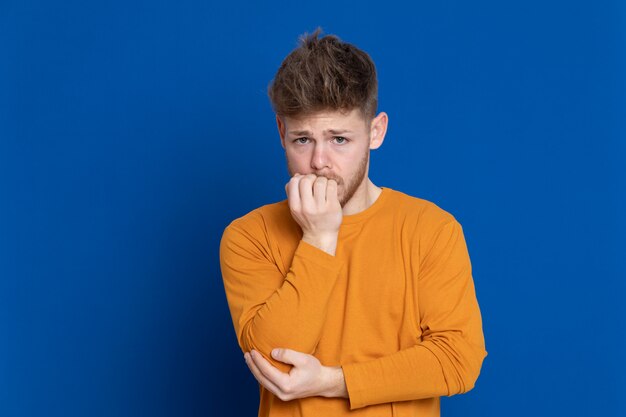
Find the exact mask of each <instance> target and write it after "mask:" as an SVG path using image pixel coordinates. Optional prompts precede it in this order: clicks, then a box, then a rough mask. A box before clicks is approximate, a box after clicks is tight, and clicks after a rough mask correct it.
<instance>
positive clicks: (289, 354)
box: [272, 348, 309, 366]
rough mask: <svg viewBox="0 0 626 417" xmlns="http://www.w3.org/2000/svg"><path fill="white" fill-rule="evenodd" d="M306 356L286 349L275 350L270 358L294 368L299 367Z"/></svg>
mask: <svg viewBox="0 0 626 417" xmlns="http://www.w3.org/2000/svg"><path fill="white" fill-rule="evenodd" d="M307 356H309V355H307V354H306V353H302V352H297V351H295V350H291V349H287V348H277V349H273V350H272V358H274V359H276V360H277V361H281V362H284V363H289V364H291V365H295V366H299V365H301V364H302V363H303V362H304V361H305V360H306V357H307Z"/></svg>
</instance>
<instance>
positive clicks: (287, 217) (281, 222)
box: [222, 200, 294, 240]
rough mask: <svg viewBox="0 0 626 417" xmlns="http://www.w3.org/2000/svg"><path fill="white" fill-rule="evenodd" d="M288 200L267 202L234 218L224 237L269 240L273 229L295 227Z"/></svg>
mask: <svg viewBox="0 0 626 417" xmlns="http://www.w3.org/2000/svg"><path fill="white" fill-rule="evenodd" d="M291 223H294V221H293V219H292V217H291V213H290V211H289V205H288V204H287V200H283V201H279V202H277V203H272V204H266V205H264V206H261V207H259V208H256V209H254V210H252V211H250V212H249V213H247V214H245V215H244V216H241V217H239V218H237V219H235V220H233V221H232V222H231V223H230V224H229V225H228V226H226V228H225V230H224V235H223V237H222V239H225V238H237V237H241V238H247V239H251V240H267V239H268V235H270V234H272V231H273V230H277V229H281V228H290V227H293V226H292V225H291Z"/></svg>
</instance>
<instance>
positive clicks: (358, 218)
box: [341, 187, 393, 226]
mask: <svg viewBox="0 0 626 417" xmlns="http://www.w3.org/2000/svg"><path fill="white" fill-rule="evenodd" d="M380 188H381V189H382V191H381V193H380V194H379V195H378V198H377V199H376V201H374V203H373V204H372V205H371V206H369V207H368V208H366V209H365V210H363V211H360V212H358V213H355V214H350V215H349V216H346V215H344V216H343V220H342V222H341V225H342V226H343V225H350V224H356V223H360V222H362V221H363V220H365V219H368V218H370V217H372V216H373V215H374V214H375V213H376V212H377V211H378V210H380V208H381V207H382V206H384V205H385V201H386V200H387V199H388V197H389V194H390V193H391V192H392V191H393V190H392V189H391V188H387V187H380Z"/></svg>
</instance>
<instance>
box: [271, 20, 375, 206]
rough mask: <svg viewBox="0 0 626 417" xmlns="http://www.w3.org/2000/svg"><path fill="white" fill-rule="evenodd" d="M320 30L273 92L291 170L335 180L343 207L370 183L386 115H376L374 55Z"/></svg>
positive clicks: (292, 58) (293, 57)
mask: <svg viewBox="0 0 626 417" xmlns="http://www.w3.org/2000/svg"><path fill="white" fill-rule="evenodd" d="M319 33H320V30H319V29H318V30H316V31H315V32H314V33H313V34H311V35H306V36H303V37H302V38H301V40H300V46H299V47H298V48H296V49H295V50H294V51H292V52H291V53H290V54H289V55H288V56H287V57H286V58H285V60H284V61H283V63H282V65H281V66H280V68H279V70H278V72H277V73H276V76H275V77H274V80H273V81H272V83H271V84H270V86H269V89H268V94H269V97H270V101H271V103H272V107H273V108H274V111H275V112H276V121H277V125H278V130H279V133H280V137H281V142H282V145H283V147H284V148H285V154H286V156H287V167H288V170H289V174H290V175H292V176H293V175H294V174H295V173H299V174H316V175H318V176H319V175H321V176H325V177H327V178H331V179H335V180H336V181H337V185H338V193H339V200H340V203H341V205H342V206H344V205H345V204H346V203H347V202H348V201H349V200H350V199H351V198H352V196H353V195H354V194H355V193H357V192H360V191H359V190H361V191H363V190H364V189H365V187H366V182H367V181H366V180H367V172H368V169H369V150H370V149H376V148H378V147H379V146H380V145H381V144H382V141H383V139H384V136H385V132H386V128H387V115H386V114H385V113H380V114H379V115H378V116H375V114H376V107H377V101H378V98H377V89H378V87H377V80H376V69H375V66H374V63H373V62H372V60H371V58H370V57H369V55H367V53H365V52H363V51H361V50H360V49H358V48H356V47H355V46H353V45H350V44H348V43H345V42H342V41H341V40H339V39H338V38H337V37H336V36H333V35H329V36H325V37H322V38H319Z"/></svg>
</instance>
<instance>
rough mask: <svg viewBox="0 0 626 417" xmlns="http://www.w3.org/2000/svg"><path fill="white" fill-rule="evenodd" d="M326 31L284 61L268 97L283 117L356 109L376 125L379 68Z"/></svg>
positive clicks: (307, 37)
mask: <svg viewBox="0 0 626 417" xmlns="http://www.w3.org/2000/svg"><path fill="white" fill-rule="evenodd" d="M320 32H321V29H319V28H318V29H317V30H316V31H315V32H313V33H312V34H310V35H304V36H302V37H301V38H300V45H299V47H298V48H296V49H294V50H293V51H292V52H291V53H290V54H289V55H287V57H286V58H285V59H284V60H283V62H282V64H281V66H280V68H279V69H278V71H277V73H276V76H275V77H274V80H273V81H272V82H271V83H270V86H269V88H268V95H269V97H270V101H271V103H272V107H273V108H274V112H276V114H277V115H278V116H281V117H284V116H301V115H304V114H309V113H315V112H318V111H320V110H328V109H332V110H344V111H346V110H352V109H354V108H357V109H359V110H360V111H361V113H362V115H363V117H364V118H365V119H367V120H371V119H372V118H373V117H374V115H375V114H376V107H377V105H378V82H377V80H376V67H375V66H374V62H373V61H372V59H371V58H370V57H369V55H368V54H367V53H365V52H363V51H362V50H360V49H358V48H357V47H356V46H354V45H351V44H349V43H345V42H342V41H341V40H340V39H339V38H337V37H336V36H334V35H327V36H324V37H322V38H320V37H319V34H320Z"/></svg>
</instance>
